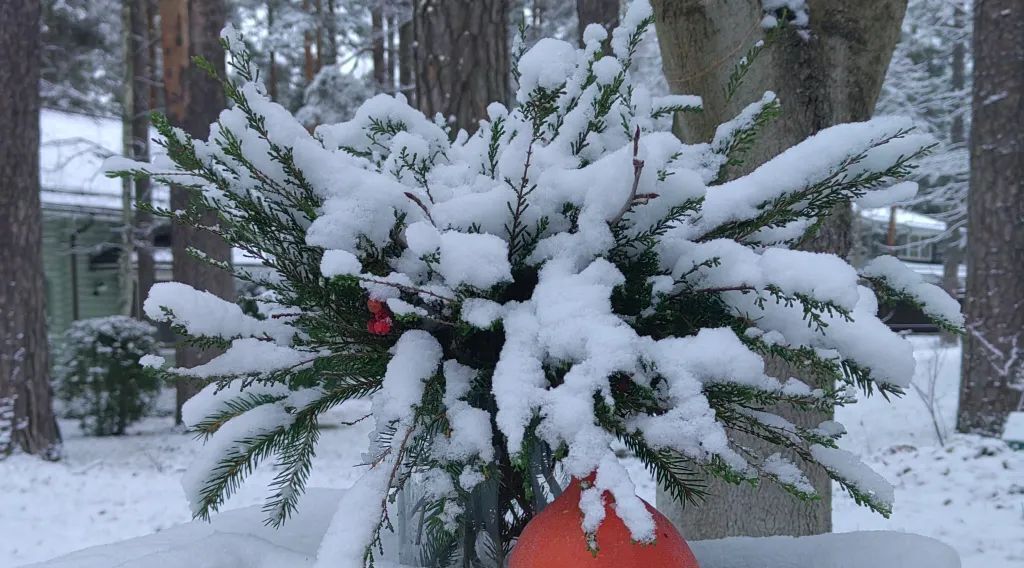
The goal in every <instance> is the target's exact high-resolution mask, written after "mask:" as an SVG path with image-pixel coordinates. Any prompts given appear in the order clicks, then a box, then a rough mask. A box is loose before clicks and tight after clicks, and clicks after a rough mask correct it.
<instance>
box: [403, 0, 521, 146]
mask: <svg viewBox="0 0 1024 568" xmlns="http://www.w3.org/2000/svg"><path fill="white" fill-rule="evenodd" d="M508 10H509V3H508V0H419V1H417V2H416V6H415V13H414V16H413V17H414V25H415V42H416V43H415V57H416V103H417V106H418V107H419V109H420V110H421V111H423V112H424V113H425V114H426V115H427V116H433V115H434V114H436V113H440V114H441V115H442V116H443V117H445V118H446V119H448V120H449V122H450V123H452V124H454V125H455V126H456V127H457V128H464V129H466V130H467V131H470V132H472V131H475V130H476V125H477V121H478V120H480V119H482V118H486V117H487V105H489V104H491V103H492V102H495V101H498V102H506V101H507V100H508V98H509V94H510V92H511V87H510V79H511V77H510V71H509V70H510V66H509V45H508V41H507V35H508Z"/></svg>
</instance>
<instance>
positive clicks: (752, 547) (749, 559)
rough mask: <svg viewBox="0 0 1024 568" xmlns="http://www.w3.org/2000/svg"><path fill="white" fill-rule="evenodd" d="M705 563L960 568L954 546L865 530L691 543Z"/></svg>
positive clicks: (736, 567)
mask: <svg viewBox="0 0 1024 568" xmlns="http://www.w3.org/2000/svg"><path fill="white" fill-rule="evenodd" d="M691 546H692V548H693V553H694V554H695V555H696V556H697V560H698V561H699V562H700V565H701V568H761V567H764V568H890V567H891V568H959V567H960V557H959V556H958V555H957V553H956V551H955V550H953V549H952V548H950V547H949V546H947V545H945V544H943V543H941V542H939V541H937V540H935V539H932V538H928V537H926V536H921V535H916V534H907V533H898V532H889V531H864V532H852V533H836V534H823V535H817V536H805V537H791V536H773V537H768V538H748V537H734V538H723V539H721V540H705V541H700V542H694V543H691Z"/></svg>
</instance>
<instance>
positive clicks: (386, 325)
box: [366, 298, 391, 335]
mask: <svg viewBox="0 0 1024 568" xmlns="http://www.w3.org/2000/svg"><path fill="white" fill-rule="evenodd" d="M366 308H367V309H368V310H370V313H371V314H372V317H371V318H370V321H368V322H366V331H369V332H370V333H372V334H373V335H387V334H389V333H391V312H389V311H388V307H387V305H386V304H385V303H384V302H381V301H380V300H374V299H372V298H371V299H370V300H368V301H367V302H366Z"/></svg>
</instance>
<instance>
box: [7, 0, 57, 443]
mask: <svg viewBox="0 0 1024 568" xmlns="http://www.w3.org/2000/svg"><path fill="white" fill-rule="evenodd" d="M39 16H40V6H39V1H38V0H19V1H17V2H0V243H3V244H0V275H3V276H2V278H0V458H2V457H3V456H5V455H7V454H9V453H11V452H12V451H14V449H16V448H20V449H22V450H23V451H25V452H28V453H31V454H36V455H39V456H42V457H44V458H46V459H58V458H59V457H60V441H61V439H60V431H59V430H58V428H57V421H56V419H55V418H54V415H53V408H52V389H51V388H50V368H49V346H48V344H47V337H46V305H45V302H46V283H45V279H44V276H43V249H42V210H41V206H40V203H39V65H40V63H39V53H40V50H41V46H40V41H39Z"/></svg>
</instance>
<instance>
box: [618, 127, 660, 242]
mask: <svg viewBox="0 0 1024 568" xmlns="http://www.w3.org/2000/svg"><path fill="white" fill-rule="evenodd" d="M639 156H640V127H639V126H637V127H636V132H635V133H634V134H633V187H632V188H631V189H630V191H629V199H627V200H626V203H624V204H623V205H622V209H620V210H619V212H618V213H617V214H616V215H615V217H613V218H612V220H611V221H609V223H610V224H612V225H615V224H617V223H618V222H619V221H621V220H622V218H623V217H625V216H626V213H629V210H630V209H632V208H633V206H634V205H636V200H637V190H638V189H639V188H640V175H641V174H643V171H644V161H643V160H641V159H640V158H639ZM647 195H655V194H645V197H644V198H645V199H649V197H646V196H647Z"/></svg>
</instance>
